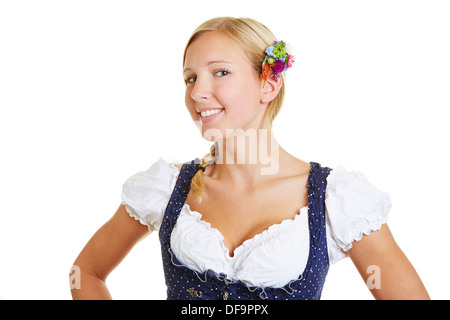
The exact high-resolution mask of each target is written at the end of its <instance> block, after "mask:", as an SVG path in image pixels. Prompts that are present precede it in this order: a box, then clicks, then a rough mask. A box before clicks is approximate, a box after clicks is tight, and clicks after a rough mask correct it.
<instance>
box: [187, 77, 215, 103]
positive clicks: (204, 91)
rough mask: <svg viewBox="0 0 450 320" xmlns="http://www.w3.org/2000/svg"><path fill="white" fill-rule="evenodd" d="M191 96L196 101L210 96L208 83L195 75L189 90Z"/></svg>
mask: <svg viewBox="0 0 450 320" xmlns="http://www.w3.org/2000/svg"><path fill="white" fill-rule="evenodd" d="M191 98H192V99H194V100H195V101H197V102H201V101H206V100H208V99H209V98H211V86H210V83H209V82H208V81H207V80H206V79H200V77H197V79H196V80H195V82H194V87H193V89H192V91H191Z"/></svg>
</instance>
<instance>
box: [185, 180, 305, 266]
mask: <svg viewBox="0 0 450 320" xmlns="http://www.w3.org/2000/svg"><path fill="white" fill-rule="evenodd" d="M205 182H206V181H205ZM204 188H205V191H206V193H207V197H206V198H205V199H204V200H203V201H202V202H201V203H198V202H197V201H196V199H195V198H194V197H193V195H192V194H191V193H189V195H188V198H187V200H186V203H187V204H188V205H189V206H190V208H191V209H192V210H194V211H197V212H199V213H200V214H201V219H202V220H203V221H204V222H207V223H209V224H210V225H211V227H212V228H215V229H217V230H218V231H219V232H220V233H221V235H222V236H223V243H224V245H225V247H226V248H228V250H229V254H230V256H231V257H232V256H233V255H234V251H235V249H236V248H238V247H239V246H240V245H242V243H244V242H245V241H246V240H249V239H252V238H254V237H255V236H256V235H258V234H261V233H262V232H264V231H265V230H267V229H269V228H270V227H271V226H273V225H277V224H280V223H282V222H283V221H285V220H288V219H292V220H293V219H294V218H295V217H296V215H298V214H300V209H301V208H303V207H305V206H307V203H308V197H307V177H304V176H299V177H295V178H289V179H285V180H282V181H276V182H273V183H268V184H265V185H262V186H260V187H258V188H257V189H255V190H251V191H243V190H242V189H233V188H231V187H227V186H226V185H223V184H222V185H221V184H211V183H209V184H208V183H207V182H206V183H205V187H204Z"/></svg>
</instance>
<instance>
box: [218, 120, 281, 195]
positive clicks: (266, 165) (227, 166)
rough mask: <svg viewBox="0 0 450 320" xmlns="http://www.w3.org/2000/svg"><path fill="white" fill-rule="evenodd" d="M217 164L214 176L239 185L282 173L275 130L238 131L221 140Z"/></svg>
mask: <svg viewBox="0 0 450 320" xmlns="http://www.w3.org/2000/svg"><path fill="white" fill-rule="evenodd" d="M215 148H216V157H217V160H216V163H215V166H214V170H213V173H212V175H213V176H215V177H216V178H219V179H227V180H228V181H230V182H231V183H232V184H233V185H235V186H240V187H251V186H254V185H256V184H258V183H259V182H261V181H263V180H266V179H267V178H268V176H273V175H276V174H277V173H278V169H279V165H280V153H282V154H284V153H285V151H284V150H283V149H282V148H281V147H280V146H279V144H278V142H277V141H276V139H275V137H274V136H273V134H272V130H271V129H261V130H247V131H245V132H244V131H243V130H241V131H234V132H233V135H231V136H230V137H228V138H227V139H223V140H220V141H217V142H216V143H215Z"/></svg>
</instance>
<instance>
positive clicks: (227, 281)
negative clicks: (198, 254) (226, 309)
mask: <svg viewBox="0 0 450 320" xmlns="http://www.w3.org/2000/svg"><path fill="white" fill-rule="evenodd" d="M168 251H169V253H170V261H171V263H172V264H173V265H174V266H175V267H178V268H180V267H182V268H186V269H187V270H190V271H191V272H193V273H194V274H195V275H196V276H197V278H198V279H199V280H200V281H201V282H203V283H205V282H207V281H208V273H209V272H211V273H212V274H214V276H215V277H216V279H217V280H219V281H223V282H224V283H225V284H227V285H229V284H243V285H244V286H245V287H246V288H247V289H248V290H249V291H250V292H252V293H253V292H255V291H257V290H261V292H260V293H259V297H260V298H261V299H263V300H264V299H268V295H267V292H266V290H268V291H269V290H278V289H282V290H284V291H285V292H286V293H287V294H289V295H293V294H294V292H295V289H293V288H292V287H291V285H292V284H293V283H295V282H297V281H302V280H303V274H301V275H300V276H299V277H298V278H297V279H294V280H291V281H289V282H288V283H287V284H286V285H285V286H283V287H280V288H272V287H260V286H249V285H247V284H246V283H245V282H242V281H241V280H232V279H228V277H227V275H226V274H224V273H217V272H215V271H214V270H210V269H209V270H206V271H204V272H203V273H199V272H198V271H196V270H194V269H191V268H189V267H188V266H186V265H185V264H183V263H182V264H176V263H175V262H174V261H173V257H174V256H175V255H174V254H173V253H172V248H168ZM177 260H178V259H177ZM201 274H203V275H204V278H202V277H201V276H200V275H201ZM286 288H288V289H289V290H290V291H288V290H287V289H286Z"/></svg>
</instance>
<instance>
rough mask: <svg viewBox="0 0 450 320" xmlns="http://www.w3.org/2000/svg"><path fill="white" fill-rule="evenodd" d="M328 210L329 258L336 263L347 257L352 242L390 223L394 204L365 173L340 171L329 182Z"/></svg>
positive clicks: (326, 194) (337, 170)
mask: <svg viewBox="0 0 450 320" xmlns="http://www.w3.org/2000/svg"><path fill="white" fill-rule="evenodd" d="M325 207H326V217H327V218H326V220H327V238H328V254H329V257H330V262H331V263H335V262H337V261H339V260H341V259H343V258H345V257H346V256H347V253H346V252H347V251H348V250H350V249H351V248H352V242H353V241H355V240H356V241H359V240H361V238H362V236H363V234H365V235H369V234H370V232H371V231H375V230H380V228H381V226H382V225H383V224H384V223H386V222H387V217H388V213H389V211H390V209H391V200H390V196H389V194H387V193H385V192H382V191H380V190H378V189H377V188H376V187H375V186H374V185H372V184H371V183H370V182H369V181H368V180H367V178H366V177H365V176H364V175H363V174H362V173H360V172H358V171H347V170H346V169H345V168H343V167H337V168H336V169H334V170H332V171H331V172H330V174H329V175H328V178H327V189H326V192H325Z"/></svg>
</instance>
